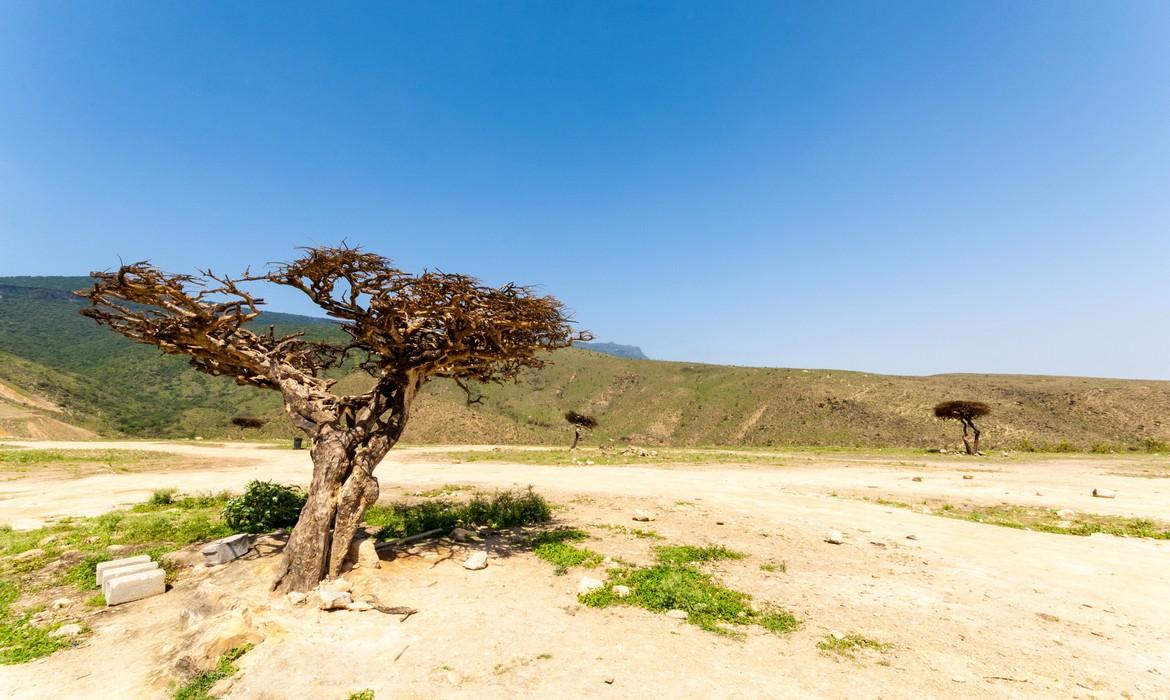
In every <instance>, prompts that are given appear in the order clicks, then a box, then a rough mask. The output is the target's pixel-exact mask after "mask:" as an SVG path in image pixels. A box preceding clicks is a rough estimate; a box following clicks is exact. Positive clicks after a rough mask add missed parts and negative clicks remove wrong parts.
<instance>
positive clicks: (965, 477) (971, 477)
mask: <svg viewBox="0 0 1170 700" xmlns="http://www.w3.org/2000/svg"><path fill="white" fill-rule="evenodd" d="M963 478H964V479H974V478H975V476H974V475H973V474H964V475H963Z"/></svg>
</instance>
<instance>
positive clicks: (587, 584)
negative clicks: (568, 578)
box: [577, 576, 605, 593]
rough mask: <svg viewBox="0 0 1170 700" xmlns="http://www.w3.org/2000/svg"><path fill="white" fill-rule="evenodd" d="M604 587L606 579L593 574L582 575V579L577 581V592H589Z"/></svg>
mask: <svg viewBox="0 0 1170 700" xmlns="http://www.w3.org/2000/svg"><path fill="white" fill-rule="evenodd" d="M604 587H605V582H604V581H601V580H599V579H595V578H593V577H592V576H582V577H581V580H580V581H578V582H577V593H589V592H590V591H596V590H597V589H599V588H604Z"/></svg>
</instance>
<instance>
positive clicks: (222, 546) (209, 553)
mask: <svg viewBox="0 0 1170 700" xmlns="http://www.w3.org/2000/svg"><path fill="white" fill-rule="evenodd" d="M253 537H254V536H253V535H244V534H240V535H231V536H230V537H224V538H222V539H218V540H216V541H214V542H208V543H207V546H206V547H204V548H203V549H202V550H201V551H202V552H203V563H204V564H206V565H207V566H216V565H218V564H226V563H228V562H229V561H232V560H233V559H239V558H240V557H242V556H244V555H245V554H247V553H248V550H249V549H251V548H252V541H253Z"/></svg>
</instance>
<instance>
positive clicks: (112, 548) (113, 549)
mask: <svg viewBox="0 0 1170 700" xmlns="http://www.w3.org/2000/svg"><path fill="white" fill-rule="evenodd" d="M127 549H130V548H129V547H127V546H126V545H124V544H111V545H107V546H106V551H107V552H109V553H110V554H117V553H118V552H124V551H126V550H127Z"/></svg>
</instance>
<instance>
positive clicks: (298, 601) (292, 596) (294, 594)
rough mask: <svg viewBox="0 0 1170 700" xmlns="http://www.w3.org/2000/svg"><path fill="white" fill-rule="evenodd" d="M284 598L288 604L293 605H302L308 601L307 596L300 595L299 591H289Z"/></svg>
mask: <svg viewBox="0 0 1170 700" xmlns="http://www.w3.org/2000/svg"><path fill="white" fill-rule="evenodd" d="M285 597H286V598H288V602H289V603H292V604H293V605H304V604H305V601H306V600H308V599H309V596H308V595H307V594H305V593H302V592H301V591H289V594H288V595H286V596H285Z"/></svg>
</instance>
